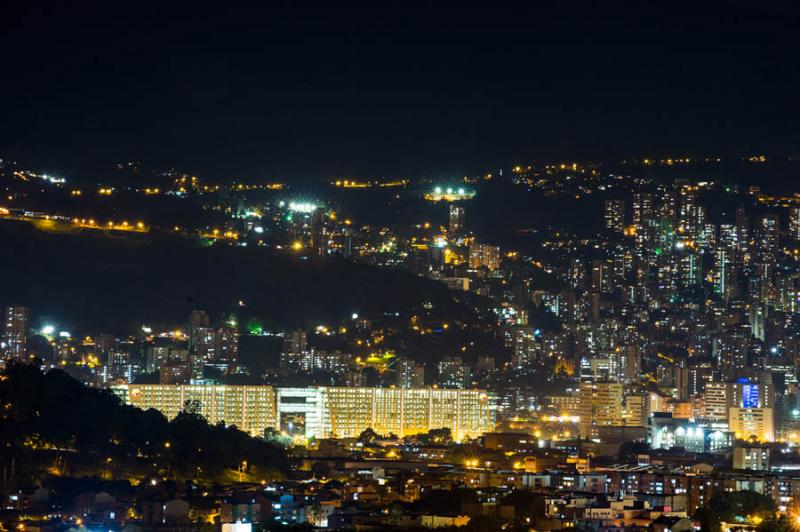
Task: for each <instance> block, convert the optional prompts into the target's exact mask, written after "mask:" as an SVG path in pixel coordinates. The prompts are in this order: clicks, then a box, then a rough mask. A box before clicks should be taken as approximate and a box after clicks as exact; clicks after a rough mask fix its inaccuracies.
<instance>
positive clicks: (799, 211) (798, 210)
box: [789, 207, 800, 241]
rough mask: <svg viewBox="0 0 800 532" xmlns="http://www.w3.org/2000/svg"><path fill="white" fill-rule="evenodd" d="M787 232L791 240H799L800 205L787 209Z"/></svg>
mask: <svg viewBox="0 0 800 532" xmlns="http://www.w3.org/2000/svg"><path fill="white" fill-rule="evenodd" d="M789 234H790V235H791V236H792V239H793V240H795V241H797V240H800V207H792V208H790V209H789Z"/></svg>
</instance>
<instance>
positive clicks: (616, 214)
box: [604, 199, 625, 233]
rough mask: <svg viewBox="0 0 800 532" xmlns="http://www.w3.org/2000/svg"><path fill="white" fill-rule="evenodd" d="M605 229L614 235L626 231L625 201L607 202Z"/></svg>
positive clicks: (613, 200)
mask: <svg viewBox="0 0 800 532" xmlns="http://www.w3.org/2000/svg"><path fill="white" fill-rule="evenodd" d="M605 207H606V209H605V217H604V219H605V227H606V229H607V230H609V231H611V232H613V233H622V232H624V231H625V200H621V199H611V200H606V204H605Z"/></svg>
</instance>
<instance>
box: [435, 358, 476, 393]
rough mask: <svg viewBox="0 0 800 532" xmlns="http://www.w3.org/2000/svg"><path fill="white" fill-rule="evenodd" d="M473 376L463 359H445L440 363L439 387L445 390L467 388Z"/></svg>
mask: <svg viewBox="0 0 800 532" xmlns="http://www.w3.org/2000/svg"><path fill="white" fill-rule="evenodd" d="M471 376H472V374H471V372H470V369H469V366H467V365H466V364H464V362H463V361H462V360H461V357H444V358H442V359H441V360H440V361H439V386H442V387H443V388H466V387H467V386H469V382H470V378H471Z"/></svg>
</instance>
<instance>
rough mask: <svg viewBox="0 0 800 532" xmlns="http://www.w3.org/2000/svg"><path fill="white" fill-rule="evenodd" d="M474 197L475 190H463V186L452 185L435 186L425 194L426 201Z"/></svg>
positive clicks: (458, 199) (459, 199) (449, 200)
mask: <svg viewBox="0 0 800 532" xmlns="http://www.w3.org/2000/svg"><path fill="white" fill-rule="evenodd" d="M474 197H475V192H474V191H472V190H465V189H464V188H461V187H459V188H453V187H447V188H443V187H436V188H435V189H433V191H431V192H428V193H426V194H425V199H426V200H428V201H433V202H438V201H448V202H452V201H461V200H466V199H472V198H474Z"/></svg>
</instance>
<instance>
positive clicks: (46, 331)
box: [42, 325, 56, 335]
mask: <svg viewBox="0 0 800 532" xmlns="http://www.w3.org/2000/svg"><path fill="white" fill-rule="evenodd" d="M54 332H56V328H55V327H53V326H52V325H45V326H44V327H42V334H48V335H49V334H53V333H54Z"/></svg>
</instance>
